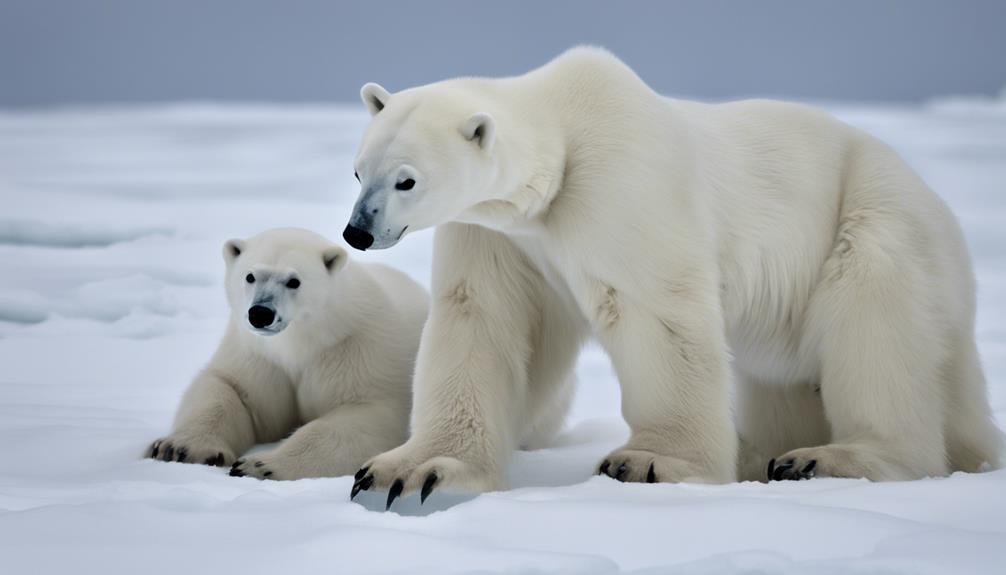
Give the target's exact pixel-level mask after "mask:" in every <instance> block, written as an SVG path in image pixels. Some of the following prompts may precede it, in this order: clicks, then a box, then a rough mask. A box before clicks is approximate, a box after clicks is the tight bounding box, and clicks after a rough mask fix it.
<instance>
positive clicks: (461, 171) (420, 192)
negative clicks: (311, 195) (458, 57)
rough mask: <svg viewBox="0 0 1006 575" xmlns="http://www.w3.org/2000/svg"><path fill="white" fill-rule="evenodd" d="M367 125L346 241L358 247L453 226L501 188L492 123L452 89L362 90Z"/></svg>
mask: <svg viewBox="0 0 1006 575" xmlns="http://www.w3.org/2000/svg"><path fill="white" fill-rule="evenodd" d="M360 95H361V97H362V99H363V103H364V104H365V105H366V106H367V109H368V110H369V111H370V114H371V116H372V120H371V123H370V126H369V127H368V128H367V131H366V133H365V134H364V137H363V141H362V143H361V145H360V150H359V153H358V154H357V157H356V160H355V162H354V163H355V166H354V167H355V172H356V177H357V179H358V180H359V181H360V186H361V189H360V196H359V198H358V199H357V202H356V205H355V207H354V209H353V215H352V217H351V218H350V221H349V225H348V226H346V231H345V232H344V233H343V237H344V238H345V239H346V242H347V243H349V244H350V245H351V246H353V247H355V248H357V249H361V250H364V249H367V248H377V249H381V248H387V247H391V246H393V245H395V244H396V243H397V242H398V240H400V239H401V238H402V236H403V235H404V234H405V233H406V232H407V231H408V232H412V231H416V230H421V229H424V228H429V227H432V226H436V225H439V224H441V223H444V222H447V221H451V220H452V219H454V218H455V217H456V216H457V215H459V214H461V213H462V212H464V211H465V210H466V209H468V208H469V207H471V206H474V205H476V204H478V203H480V202H484V201H487V200H489V199H492V191H493V190H495V189H499V188H501V186H504V185H505V184H504V183H503V182H502V181H501V180H502V179H504V178H505V177H506V171H505V170H504V169H503V168H504V166H503V162H501V161H500V158H499V154H498V153H496V152H497V150H495V148H496V147H497V146H495V144H496V122H495V120H494V119H493V116H492V115H490V114H489V113H487V112H486V111H484V110H483V109H482V108H481V107H480V106H478V102H479V100H478V99H477V98H473V97H466V96H467V94H466V93H465V92H464V90H463V89H462V90H458V89H457V85H456V84H441V85H438V84H432V85H429V86H424V87H420V88H414V89H411V90H404V91H402V92H399V93H396V94H394V95H392V94H390V93H389V92H388V91H387V90H385V89H384V88H382V87H381V86H378V85H377V84H367V85H365V86H364V87H363V89H362V90H361V91H360Z"/></svg>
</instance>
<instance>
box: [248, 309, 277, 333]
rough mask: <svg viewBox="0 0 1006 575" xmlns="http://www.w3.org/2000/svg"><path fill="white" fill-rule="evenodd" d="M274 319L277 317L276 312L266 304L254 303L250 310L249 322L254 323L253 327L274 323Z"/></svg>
mask: <svg viewBox="0 0 1006 575" xmlns="http://www.w3.org/2000/svg"><path fill="white" fill-rule="evenodd" d="M274 319H276V312H274V311H273V310H271V309H269V308H267V307H265V306H264V305H253V306H251V309H249V310H248V323H250V324H252V327H256V328H259V329H261V328H263V327H266V326H267V325H270V324H272V320H274Z"/></svg>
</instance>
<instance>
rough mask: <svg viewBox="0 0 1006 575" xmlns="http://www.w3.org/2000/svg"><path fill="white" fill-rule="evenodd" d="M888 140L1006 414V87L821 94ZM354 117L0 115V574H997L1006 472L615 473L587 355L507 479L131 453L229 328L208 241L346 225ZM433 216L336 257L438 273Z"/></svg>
mask: <svg viewBox="0 0 1006 575" xmlns="http://www.w3.org/2000/svg"><path fill="white" fill-rule="evenodd" d="M828 107H829V108H830V109H831V110H832V111H834V112H835V113H837V114H838V115H839V116H840V117H841V118H843V119H845V120H847V121H849V122H851V123H853V124H856V125H858V126H861V127H863V128H865V129H867V130H869V131H871V132H873V133H874V134H876V135H878V136H880V137H881V138H883V139H884V140H886V141H888V142H889V143H891V144H892V145H894V146H895V148H897V149H898V150H899V151H900V152H901V153H902V154H904V155H905V157H906V158H907V159H908V161H909V162H910V163H911V164H912V165H913V166H914V167H915V168H916V169H917V170H918V171H919V172H920V173H921V174H922V175H923V177H925V178H926V180H927V181H928V182H929V183H930V184H931V185H932V186H933V187H934V189H936V190H937V191H938V192H939V193H940V194H941V195H942V196H943V197H944V198H945V199H946V200H947V202H948V203H949V204H950V205H951V207H952V208H953V209H954V211H955V212H956V213H957V214H958V216H959V217H960V219H961V222H962V223H963V225H964V228H965V232H966V234H967V237H968V241H969V242H970V245H971V249H972V252H973V254H974V257H975V262H976V269H977V277H978V282H979V318H978V338H979V344H980V348H981V351H982V354H983V358H984V363H985V366H986V371H987V375H988V378H989V381H990V390H991V398H992V403H993V407H994V409H995V411H996V414H997V417H999V419H1000V421H1003V418H1004V415H1006V324H1004V320H1006V250H1004V247H1006V188H1004V185H1006V184H1004V182H1006V99H1004V100H995V99H991V100H989V99H986V100H980V99H969V98H954V99H947V100H941V101H938V102H933V103H930V104H927V105H921V106H883V107H880V106H865V105H862V106H850V105H828ZM366 123H367V116H366V114H365V113H364V112H363V111H362V110H359V109H357V107H346V108H342V107H324V106H318V107H300V108H281V107H273V106H265V105H263V106H235V105H213V104H186V105H173V106H161V107H134V108H129V107H126V108H101V109H88V110H80V109H64V110H54V111H48V112H17V113H14V112H0V200H2V203H0V205H2V206H3V208H2V210H0V266H2V269H3V270H4V272H3V274H2V276H0V278H2V279H0V365H2V370H0V374H2V375H0V572H3V573H27V572H31V573H56V572H66V571H70V570H76V571H83V572H104V573H130V574H131V573H136V572H144V573H178V572H179V571H182V572H184V571H190V570H193V569H194V570H196V571H198V572H208V571H213V570H221V571H240V572H245V573H270V574H275V573H316V572H317V573H326V574H330V573H358V572H378V573H395V572H397V573H427V572H436V573H439V574H448V573H471V572H480V573H504V572H505V573H584V574H595V573H597V574H602V573H637V574H640V573H669V572H674V573H696V574H711V573H781V572H797V571H806V572H813V573H817V574H829V573H846V572H850V571H852V572H857V573H875V572H884V573H963V572H969V573H1001V572H1003V571H1004V569H1006V472H1004V471H995V472H990V473H985V474H978V475H966V474H956V475H954V476H952V477H950V478H943V479H929V480H923V481H915V482H907V483H886V484H872V483H869V482H867V481H854V480H839V479H819V480H814V481H809V482H799V483H777V484H770V485H762V484H754V483H745V484H734V485H722V486H708V485H625V484H620V483H617V482H615V481H611V480H607V479H602V478H598V477H592V476H591V471H592V469H593V467H594V465H595V464H596V463H597V460H598V458H599V457H600V456H602V455H603V454H604V453H606V452H607V451H608V450H609V449H611V448H613V447H615V446H617V445H618V444H619V443H620V442H621V441H622V440H623V439H624V438H625V437H626V435H627V428H626V426H625V424H624V423H623V422H622V421H621V419H620V417H619V391H618V385H617V382H616V380H615V378H614V376H613V374H612V372H611V368H610V365H609V363H608V361H607V359H606V358H605V356H604V354H603V353H602V352H601V351H600V350H599V349H598V348H597V347H596V346H593V345H592V346H590V347H588V349H586V350H585V352H584V354H583V355H582V357H581V359H580V362H579V365H578V375H579V378H580V386H579V390H578V395H577V399H576V402H575V405H574V409H573V414H572V416H571V418H570V420H569V423H568V425H567V429H566V431H565V432H564V433H563V434H562V435H561V437H560V438H559V439H558V441H557V442H556V444H555V445H554V446H553V447H551V448H549V449H544V450H540V451H534V452H522V453H519V454H517V455H516V457H515V459H514V461H513V463H512V465H511V466H510V469H509V471H508V479H509V484H510V487H511V489H510V490H508V491H504V492H499V493H488V494H483V495H479V496H473V495H467V494H454V493H441V492H436V493H435V494H434V495H433V497H432V498H431V499H430V500H428V501H427V502H426V505H424V506H420V505H419V502H418V500H417V498H416V497H415V496H414V495H413V496H411V497H406V498H403V499H400V500H399V501H398V502H397V503H396V505H395V512H392V513H385V512H383V507H384V495H383V494H378V493H364V494H362V495H361V497H360V500H359V502H358V503H351V502H349V501H348V494H349V489H350V485H351V483H352V480H351V478H348V477H342V478H334V479H318V480H304V481H296V482H260V481H256V480H254V479H250V478H233V477H228V476H227V474H226V472H225V471H224V470H220V469H212V468H207V467H203V466H195V465H182V464H173V463H160V462H153V461H145V460H141V459H140V458H139V456H140V454H141V453H142V451H143V450H144V448H145V447H146V446H147V445H148V444H149V442H150V441H151V440H153V439H154V438H156V437H158V436H159V435H161V434H163V433H164V432H165V431H166V430H167V429H168V427H169V426H170V421H171V416H172V414H173V411H174V408H175V407H176V405H177V402H178V399H179V397H180V395H181V393H182V391H183V390H184V388H185V386H186V385H187V384H188V383H189V381H190V379H191V377H192V376H193V375H194V374H195V372H196V371H197V370H198V369H199V368H200V367H201V366H202V365H203V364H204V363H205V362H206V361H207V359H208V358H209V355H210V354H211V352H212V351H213V349H214V346H215V344H216V342H217V340H218V338H219V337H220V335H221V333H222V330H223V327H224V324H225V321H226V314H227V310H226V303H225V299H224V295H223V289H222V285H221V280H222V276H223V261H222V257H221V254H220V252H221V245H222V243H223V241H224V240H226V239H228V238H231V237H242V236H248V235H251V234H254V233H256V232H258V231H261V230H262V229H265V228H268V227H274V226H281V225H295V226H301V227H306V228H310V229H313V230H316V231H319V232H321V233H323V234H325V235H327V236H329V237H331V238H338V237H339V235H340V233H341V229H342V227H343V226H344V225H345V222H346V218H347V214H348V213H349V210H350V207H351V205H352V203H353V201H354V199H355V196H356V192H357V183H356V181H355V180H354V179H353V175H352V158H353V154H354V153H355V148H356V144H357V142H358V140H359V137H360V133H361V131H362V130H363V128H364V126H365V125H366ZM431 237H432V236H431V234H430V233H429V232H424V233H419V234H414V235H410V236H409V237H408V238H407V239H406V240H405V241H403V243H402V244H400V245H398V246H396V247H395V248H394V249H392V250H386V251H379V252H368V253H364V254H361V253H359V252H353V257H357V258H360V259H365V260H368V261H385V262H388V263H390V264H393V265H395V266H397V267H400V268H402V269H404V270H405V271H406V272H408V273H409V274H410V275H412V277H414V278H416V279H417V280H419V281H421V282H423V283H424V284H427V285H428V283H429V277H428V270H429V265H430V255H431V253H430V252H431Z"/></svg>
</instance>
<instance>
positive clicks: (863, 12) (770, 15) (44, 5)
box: [0, 0, 1006, 107]
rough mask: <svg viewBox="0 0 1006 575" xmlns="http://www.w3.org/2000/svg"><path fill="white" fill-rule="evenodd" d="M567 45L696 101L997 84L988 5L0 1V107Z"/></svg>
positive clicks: (521, 53)
mask: <svg viewBox="0 0 1006 575" xmlns="http://www.w3.org/2000/svg"><path fill="white" fill-rule="evenodd" d="M580 43H591V44H598V45H602V46H605V47H607V48H609V49H611V50H612V51H614V52H615V53H616V54H618V55H619V56H620V57H622V58H623V59H625V60H626V61H627V62H628V63H629V64H630V65H631V66H633V67H634V68H635V69H636V71H637V72H639V74H640V75H641V76H642V77H643V78H644V79H645V80H646V81H647V82H649V83H650V85H651V86H653V87H654V88H656V89H657V90H659V91H661V92H663V93H665V94H668V95H678V96H685V97H698V98H706V99H717V100H719V99H729V98H737V97H744V96H779V97H792V98H814V99H835V100H852V99H855V100H913V101H917V100H922V99H926V98H929V97H932V96H943V95H957V94H987V95H992V94H997V93H999V92H1000V90H1002V89H1003V88H1004V87H1006V2H1004V1H1002V0H843V1H833V2H825V1H818V0H804V1H798V0H792V1H784V0H761V1H744V0H701V1H698V0H697V1H678V2H636V1H620V2H618V1H610V2H598V1H580V2H574V1H566V0H563V1H547V0H538V1H527V0H511V1H502V0H500V1H497V2H491V3H490V2H475V1H462V0H448V1H440V2H420V1H411V2H410V1H403V0H369V1H367V2H358V3H348V2H347V3H343V2H322V1H317V0H311V1H308V0H273V1H267V0H198V1H196V0H173V1H153V0H89V1H83V0H80V1H76V0H63V1H58V0H0V107H22V106H50V105H64V104H81V103H82V104H95V103H118V102H148V101H175V100H240V101H280V102H329V101H352V102H355V101H356V100H357V93H358V90H359V87H360V85H361V84H363V83H364V82H366V81H378V82H380V83H382V84H384V85H385V86H386V87H388V88H389V89H391V90H397V89H401V88H404V87H408V86H411V85H415V84H420V83H426V82H430V81H434V80H438V79H442V78H445V77H451V76H458V75H504V74H516V73H521V72H523V71H526V70H528V69H530V68H533V67H535V66H538V65H540V64H542V63H544V62H545V61H546V60H548V59H549V58H551V57H553V56H555V55H557V54H558V53H560V52H561V51H562V50H564V49H566V48H568V47H570V46H572V45H575V44H580Z"/></svg>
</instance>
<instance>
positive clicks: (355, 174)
mask: <svg viewBox="0 0 1006 575" xmlns="http://www.w3.org/2000/svg"><path fill="white" fill-rule="evenodd" d="M353 177H354V178H356V181H357V182H359V181H360V174H357V173H356V172H353Z"/></svg>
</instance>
